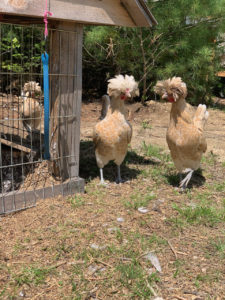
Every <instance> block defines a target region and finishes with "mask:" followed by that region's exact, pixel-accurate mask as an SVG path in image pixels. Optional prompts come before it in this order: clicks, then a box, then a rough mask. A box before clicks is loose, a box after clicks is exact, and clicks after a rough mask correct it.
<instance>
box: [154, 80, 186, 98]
mask: <svg viewBox="0 0 225 300" xmlns="http://www.w3.org/2000/svg"><path fill="white" fill-rule="evenodd" d="M154 91H155V93H156V94H159V95H160V96H162V95H163V94H165V93H167V94H173V95H174V96H175V97H174V98H175V99H177V98H179V97H180V96H182V97H184V98H185V97H186V96H187V86H186V84H185V83H184V82H183V81H182V79H181V78H180V77H173V78H169V79H167V80H162V81H158V82H157V83H156V85H155V87H154Z"/></svg>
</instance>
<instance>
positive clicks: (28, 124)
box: [20, 81, 42, 133]
mask: <svg viewBox="0 0 225 300" xmlns="http://www.w3.org/2000/svg"><path fill="white" fill-rule="evenodd" d="M41 93H42V91H41V87H40V85H39V83H37V82H35V81H29V82H27V83H25V84H24V88H23V91H22V99H23V101H22V103H21V105H20V115H21V117H22V119H23V125H24V127H25V128H26V129H27V131H28V132H29V133H31V132H32V131H40V124H41V105H40V103H39V101H38V100H37V99H36V97H38V98H39V97H40V95H41Z"/></svg>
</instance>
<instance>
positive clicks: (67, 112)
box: [0, 23, 83, 214]
mask: <svg viewBox="0 0 225 300" xmlns="http://www.w3.org/2000/svg"><path fill="white" fill-rule="evenodd" d="M49 37H50V39H49V45H47V48H45V43H44V30H43V28H42V27H38V26H36V25H32V26H22V25H13V24H3V23H0V75H1V76H0V196H1V198H0V214H3V213H9V212H14V211H18V210H21V209H25V208H28V207H32V206H35V205H36V200H37V199H38V198H45V197H51V196H55V195H57V194H64V195H67V194H71V193H73V192H75V191H77V190H78V191H79V190H81V191H82V190H83V182H82V181H79V177H78V175H79V171H78V168H79V152H78V151H77V152H76V151H72V150H71V149H73V148H74V147H75V148H76V146H74V145H75V144H77V143H78V144H79V136H78V137H76V136H75V132H77V128H78V127H79V126H80V124H79V114H80V112H79V109H77V107H76V106H77V103H78V102H79V101H80V99H79V98H78V96H77V80H78V79H77V71H76V60H77V59H78V58H77V56H76V55H75V54H74V53H76V50H77V44H78V39H77V33H76V31H66V30H50V35H49ZM45 49H50V50H49V51H48V52H50V70H49V71H50V108H51V109H50V111H51V112H50V152H51V161H46V160H44V95H43V75H42V72H43V70H42V62H41V54H42V53H43V52H44V50H45ZM79 80H81V78H79ZM76 149H77V148H76ZM71 170H72V171H71ZM74 178H75V179H78V180H77V181H76V180H74Z"/></svg>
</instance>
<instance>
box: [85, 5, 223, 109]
mask: <svg viewBox="0 0 225 300" xmlns="http://www.w3.org/2000/svg"><path fill="white" fill-rule="evenodd" d="M224 4H225V2H224V0H216V1H214V0H209V1H207V2H206V1H201V0H167V1H161V0H160V1H153V0H149V1H148V6H149V8H150V10H151V11H152V12H153V14H154V16H155V17H156V19H157V21H158V25H157V26H154V27H153V28H123V27H119V28H113V27H87V28H86V30H85V39H84V41H85V42H84V50H85V51H84V73H85V72H87V70H88V71H89V73H88V74H84V76H85V78H86V79H87V80H86V82H87V83H89V84H91V83H92V82H93V83H94V84H93V87H94V88H97V89H98V88H99V89H101V87H103V86H105V85H106V80H107V79H108V78H109V77H110V76H113V75H114V74H115V73H119V72H120V73H128V74H131V73H132V74H133V75H134V76H135V78H136V79H137V80H138V81H139V82H140V87H141V92H142V100H143V102H144V101H145V100H146V99H148V98H150V97H152V96H153V92H152V87H153V86H154V84H155V82H156V81H157V80H159V79H166V78H168V77H171V76H181V77H182V78H183V80H184V81H185V82H186V83H187V85H188V91H189V94H188V97H189V99H188V100H189V101H190V102H193V103H196V104H197V103H198V102H203V101H207V100H208V99H210V95H211V94H212V89H213V87H214V85H215V82H216V80H217V77H216V76H215V74H216V72H217V71H218V70H219V68H220V57H221V53H222V52H224V47H219V45H220V44H221V42H222V35H220V34H221V33H223V32H224V28H225V22H224V15H225V5H224ZM92 76H94V80H92V79H90V78H91V77H92ZM96 78H98V79H100V82H98V83H97V82H96ZM101 92H102V91H101Z"/></svg>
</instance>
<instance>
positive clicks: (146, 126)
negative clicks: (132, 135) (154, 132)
mask: <svg viewBox="0 0 225 300" xmlns="http://www.w3.org/2000/svg"><path fill="white" fill-rule="evenodd" d="M141 126H142V128H144V129H152V126H151V125H150V124H149V122H148V121H143V122H142V123H141Z"/></svg>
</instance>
